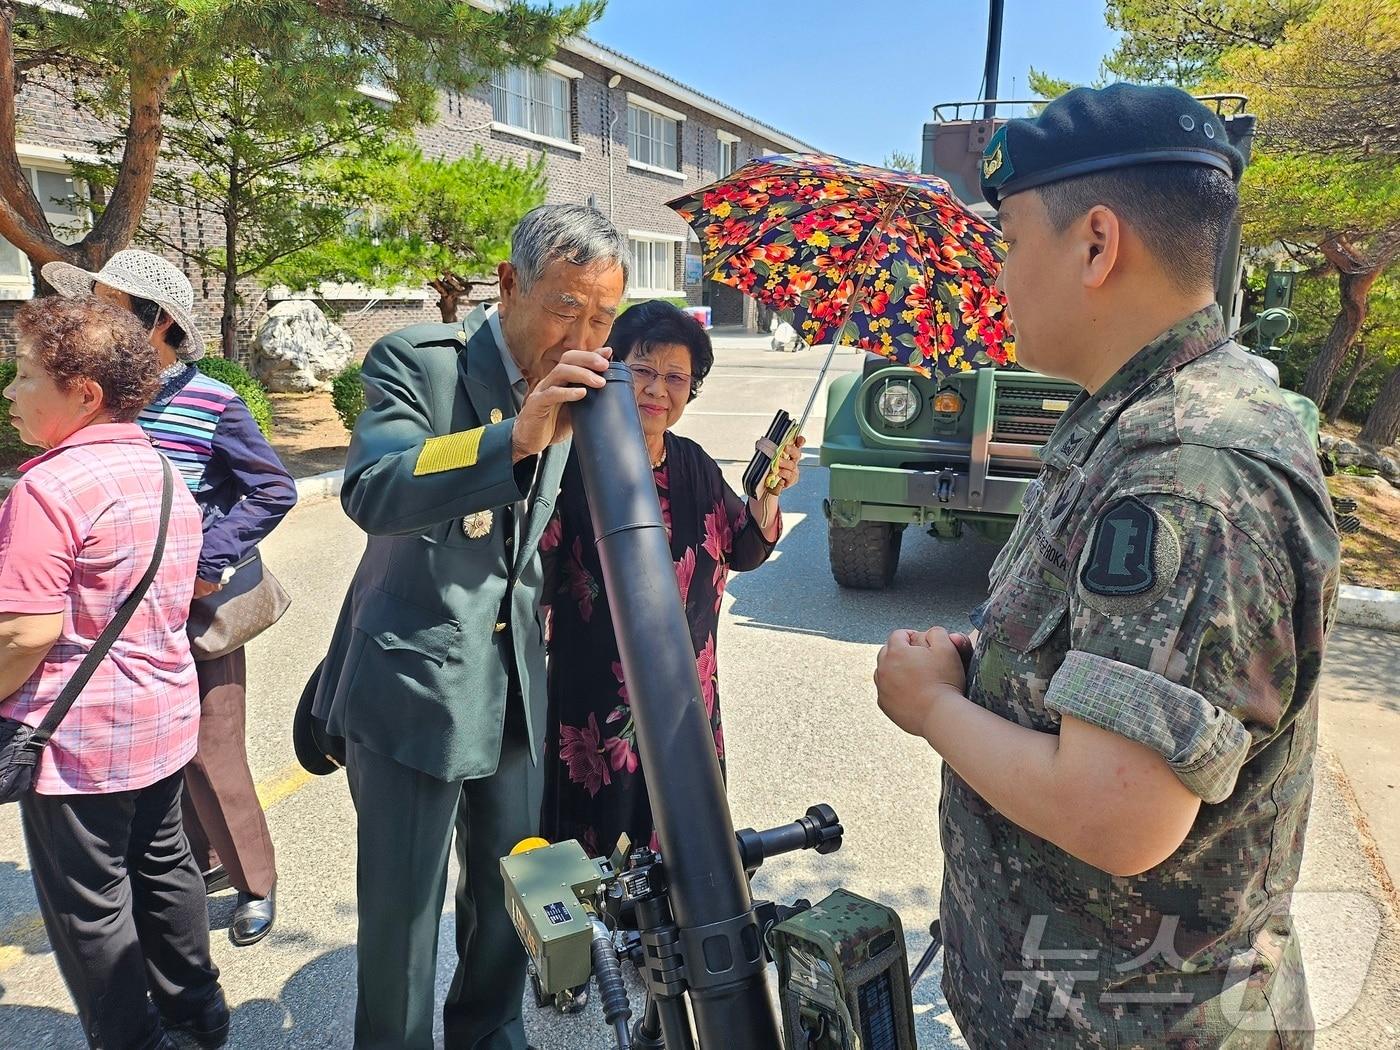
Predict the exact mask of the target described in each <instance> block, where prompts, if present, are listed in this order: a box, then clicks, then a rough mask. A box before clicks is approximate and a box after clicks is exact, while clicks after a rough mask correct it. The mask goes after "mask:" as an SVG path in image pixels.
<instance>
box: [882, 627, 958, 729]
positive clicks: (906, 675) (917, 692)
mask: <svg viewBox="0 0 1400 1050" xmlns="http://www.w3.org/2000/svg"><path fill="white" fill-rule="evenodd" d="M964 640H965V639H964ZM966 688H967V673H966V670H965V668H964V664H963V655H962V652H961V651H960V650H959V646H958V645H957V643H955V642H954V640H953V638H952V637H951V636H950V635H949V634H948V632H947V631H945V630H943V628H941V627H932V628H930V629H929V630H927V631H924V632H919V631H908V630H905V631H895V632H894V633H893V634H892V635H890V637H889V641H887V642H886V643H885V645H884V647H883V648H882V649H881V650H880V654H879V656H878V657H876V660H875V689H876V698H877V700H878V702H879V704H880V710H881V711H883V712H884V713H885V717H886V718H888V719H889V720H890V721H891V722H893V723H894V724H895V725H897V726H899V728H900V729H902V730H904V731H905V732H906V733H910V734H913V735H914V736H923V735H924V725H925V724H926V722H927V721H928V716H929V712H930V711H931V710H932V709H933V707H934V705H935V704H936V703H938V700H939V697H940V695H943V694H946V693H947V692H948V691H950V690H951V691H952V692H955V693H958V694H962V693H963V692H964V690H965V689H966Z"/></svg>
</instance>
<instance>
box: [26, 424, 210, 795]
mask: <svg viewBox="0 0 1400 1050" xmlns="http://www.w3.org/2000/svg"><path fill="white" fill-rule="evenodd" d="M20 469H21V471H23V472H24V476H23V477H22V478H20V480H19V483H18V484H17V485H15V487H14V490H13V491H12V492H11V493H10V495H9V498H8V499H6V500H5V502H4V504H3V506H0V613H18V614H23V615H43V614H50V613H62V614H63V625H62V628H61V629H60V632H59V636H58V640H57V641H56V642H54V644H53V647H52V648H51V649H50V650H49V651H48V653H47V654H46V655H45V657H44V659H43V662H42V663H41V664H40V665H39V668H38V670H36V671H35V672H34V674H33V675H31V676H30V678H29V680H28V681H27V682H25V683H24V685H22V686H21V687H20V688H19V690H18V692H16V693H15V694H14V695H13V696H11V697H8V698H6V699H0V714H3V715H5V716H6V717H8V718H14V719H18V720H19V721H22V722H24V723H26V724H28V725H38V724H39V722H40V721H42V719H43V716H44V715H45V714H46V713H47V712H48V710H49V708H50V707H51V706H52V705H53V702H54V700H55V699H57V698H58V694H59V693H60V692H61V691H62V690H63V686H64V685H65V684H66V683H67V682H68V680H69V679H70V678H72V677H73V674H74V672H76V671H77V669H78V665H79V664H81V663H82V660H83V657H84V656H85V655H86V654H87V653H88V651H89V650H91V649H92V647H93V644H94V643H95V642H96V641H97V638H98V636H99V635H101V633H102V631H103V630H104V629H105V628H106V626H107V625H108V624H109V623H110V622H111V621H112V618H113V617H114V616H116V613H117V610H118V609H119V608H120V607H121V605H122V603H123V602H124V601H126V599H127V597H128V596H129V595H130V594H131V592H132V591H133V590H135V588H136V586H137V584H138V583H140V581H141V577H142V576H143V575H145V572H146V568H147V566H149V565H150V563H151V555H152V554H153V553H154V551H155V541H156V536H157V533H158V532H159V529H160V502H161V495H160V494H161V485H162V477H163V475H164V472H165V471H164V465H163V464H162V462H161V457H160V453H158V452H157V451H156V450H155V449H153V448H152V447H151V443H150V442H149V441H147V440H146V437H145V435H144V434H142V433H141V430H140V429H139V428H138V427H136V426H134V425H133V424H131V423H103V424H98V425H95V426H89V427H84V428H83V429H82V430H79V431H78V432H77V433H76V434H74V435H72V436H71V437H70V438H68V440H66V441H65V442H63V443H62V444H60V445H58V446H57V447H56V448H53V449H50V450H49V451H47V452H45V453H43V454H42V455H40V456H37V457H35V458H34V459H32V460H30V461H29V462H28V463H26V464H24V465H23V466H22V467H21V468H20ZM199 548H200V528H199V509H198V508H197V507H196V506H195V503H194V499H193V497H191V496H190V494H189V493H188V492H186V491H184V490H183V489H182V488H180V487H179V486H178V485H177V486H176V488H175V499H174V502H173V503H172V505H171V511H170V526H169V529H168V532H167V535H166V540H165V556H164V557H163V558H162V559H161V563H160V568H159V570H158V571H157V573H156V576H155V579H154V580H152V582H151V588H150V590H149V591H148V592H147V593H146V596H145V598H144V599H143V600H142V602H141V604H140V605H139V606H138V607H137V609H136V613H135V615H133V616H132V618H131V622H130V623H128V624H127V625H126V629H125V630H124V631H123V632H122V634H121V637H119V638H118V639H117V640H116V642H115V644H113V646H112V649H111V651H110V652H109V653H108V654H107V656H106V658H105V659H103V660H102V662H101V663H100V664H98V666H97V670H96V672H95V673H94V674H93V676H92V679H91V681H89V682H88V684H87V686H86V688H84V689H83V691H82V693H81V694H80V695H79V697H78V699H77V701H76V702H75V703H74V704H73V706H72V708H70V709H69V711H68V714H67V715H66V716H65V717H64V719H63V721H62V722H61V723H60V724H59V726H58V729H57V730H56V731H55V732H54V735H53V738H52V739H51V740H50V741H49V745H48V747H47V748H45V750H44V754H43V758H42V760H41V761H40V763H39V770H38V777H37V779H36V781H35V788H34V789H35V790H36V791H37V792H39V793H40V794H44V795H59V794H106V793H111V792H117V791H129V790H134V789H136V788H142V787H148V786H150V785H151V784H154V783H155V782H156V781H158V780H161V779H163V778H165V777H167V776H169V775H170V774H172V773H174V772H176V771H177V770H179V769H181V768H182V767H183V766H184V765H185V763H187V762H188V761H189V760H190V758H191V757H193V755H194V752H195V744H196V740H197V738H198V735H199V686H198V682H197V681H196V679H195V668H194V661H193V659H191V657H190V647H189V641H188V639H187V638H186V637H185V620H186V618H187V617H188V615H189V607H190V596H191V593H192V592H193V590H194V574H195V566H196V564H197V562H198V559H199Z"/></svg>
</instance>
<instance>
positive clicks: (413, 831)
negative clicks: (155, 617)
mask: <svg viewBox="0 0 1400 1050" xmlns="http://www.w3.org/2000/svg"><path fill="white" fill-rule="evenodd" d="M626 281H627V255H626V242H625V241H624V240H623V239H622V238H621V236H620V235H619V234H618V232H617V231H616V230H615V229H613V227H612V226H611V225H610V224H609V223H608V222H607V221H606V220H605V219H604V218H603V217H602V216H601V215H600V214H599V213H598V212H596V211H594V210H592V209H590V208H585V207H582V206H577V205H557V206H545V207H541V208H537V209H536V210H534V211H532V212H531V213H530V214H529V215H527V216H526V217H525V218H524V219H523V220H522V221H521V222H520V224H519V226H518V227H517V228H516V229H515V232H514V234H513V235H512V239H511V256H510V262H508V263H503V264H502V265H501V267H500V287H501V292H500V305H499V308H497V309H496V310H493V311H490V312H489V313H487V314H485V315H484V316H483V314H482V313H480V312H478V313H476V314H474V315H473V318H469V321H468V323H466V324H463V325H446V324H427V325H419V326H416V327H413V328H408V329H405V330H404V331H401V332H396V333H394V334H393V335H389V336H386V337H385V338H383V339H381V340H379V341H378V342H377V343H375V345H374V346H373V347H372V348H371V349H370V352H369V355H368V357H366V359H365V365H364V386H365V399H366V407H365V410H364V413H363V414H362V415H361V416H360V419H359V421H358V423H357V424H356V426H355V433H354V436H353V438H352V439H351V442H350V451H349V455H348V459H347V462H346V469H345V487H344V491H343V493H342V495H341V502H342V504H343V505H344V507H345V511H346V513H347V514H349V516H350V517H351V518H352V519H354V521H355V522H356V524H358V525H359V526H360V527H361V528H363V529H364V530H365V531H366V532H367V533H369V543H368V546H367V547H366V549H365V554H364V557H363V559H362V560H361V562H360V566H359V568H358V570H357V571H356V573H355V578H354V581H353V583H352V584H351V586H350V593H349V594H348V596H347V597H346V600H345V605H344V608H343V609H342V611H341V615H340V622H339V623H338V624H337V627H336V631H335V636H334V638H333V640H332V642H331V646H330V651H329V655H328V656H327V657H326V661H325V664H324V668H323V671H322V673H321V678H320V682H319V686H318V688H317V692H316V695H315V700H314V708H313V710H314V713H315V715H316V716H317V717H318V718H321V719H324V721H325V726H326V730H327V731H328V733H329V734H330V735H331V736H333V737H335V736H338V737H343V738H344V739H345V751H346V768H347V772H348V774H349V781H350V790H351V794H352V795H353V797H354V801H355V808H356V812H357V814H358V823H359V829H358V837H359V859H358V883H357V891H358V902H359V936H358V941H357V951H358V957H359V987H358V993H359V995H358V1002H357V1005H356V1010H355V1046H356V1047H357V1048H358V1050H371V1048H373V1050H420V1048H421V1050H431V1048H432V1046H433V989H434V974H435V971H436V957H437V942H438V925H439V918H440V916H441V912H442V901H443V895H444V893H445V891H446V886H447V865H448V851H449V849H450V848H451V846H452V840H453V830H454V826H455V830H456V851H457V858H458V862H459V864H460V868H461V874H460V877H459V879H458V883H457V894H456V904H457V914H456V941H457V954H458V964H457V971H456V975H455V978H454V980H453V982H452V987H451V990H450V992H449V993H448V997H447V1003H446V1006H445V1007H444V1010H443V1017H444V1026H445V1029H446V1038H447V1042H446V1045H447V1047H448V1048H449V1050H522V1048H523V1047H524V1046H525V1035H524V1029H523V1027H522V1025H521V1017H520V1005H521V995H522V992H523V989H524V976H525V956H524V953H523V950H522V949H521V947H520V943H519V940H518V939H517V937H516V935H515V931H514V930H513V928H512V927H511V923H510V919H509V918H508V916H507V915H506V912H505V908H504V903H503V902H504V892H503V888H502V885H501V877H500V871H499V862H500V858H501V857H502V856H504V855H505V854H507V853H509V852H510V850H511V847H512V846H514V845H515V843H516V842H518V841H519V840H520V839H522V838H524V837H526V836H529V835H531V834H533V833H534V829H535V824H536V820H537V817H538V811H539V778H538V776H537V771H536V770H535V768H534V763H535V761H536V758H537V756H538V755H539V753H540V749H541V746H542V743H543V741H542V734H543V731H544V729H543V727H544V721H545V706H546V699H545V688H544V641H543V628H542V625H541V621H540V614H539V603H538V599H539V591H540V585H541V576H540V559H539V555H538V547H539V539H540V535H541V533H542V532H543V531H544V528H545V525H546V524H547V523H548V521H549V518H550V515H551V513H552V510H553V505H554V500H555V497H556V494H557V492H558V488H559V478H560V474H561V473H562V471H563V467H564V460H565V457H566V455H567V451H568V449H567V445H566V444H565V439H567V437H568V435H569V433H570V426H569V419H568V407H567V406H568V405H569V404H570V403H571V402H573V401H577V400H578V399H579V398H581V397H583V396H584V395H585V393H586V392H587V389H588V388H589V387H601V386H602V385H603V378H602V376H601V374H600V373H601V372H602V371H604V370H605V369H606V368H607V363H608V358H609V356H610V353H609V351H607V350H606V349H603V344H604V343H605V342H606V340H607V336H608V332H609V331H610V330H611V328H612V322H613V318H614V316H615V315H616V312H617V306H618V302H619V300H620V299H621V298H622V293H623V289H624V287H625V285H626Z"/></svg>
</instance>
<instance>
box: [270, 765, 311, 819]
mask: <svg viewBox="0 0 1400 1050" xmlns="http://www.w3.org/2000/svg"><path fill="white" fill-rule="evenodd" d="M313 779H314V775H313V774H311V773H308V772H307V771H306V770H304V769H302V768H301V766H299V765H295V764H293V765H290V766H288V767H287V768H286V769H284V770H282V772H281V773H279V774H277V776H275V777H273V778H272V779H271V780H265V781H263V782H262V783H261V784H259V785H258V786H257V790H258V802H259V803H260V804H261V805H262V808H263V809H271V808H272V807H273V806H275V805H277V803H279V802H281V801H282V800H283V799H284V798H287V797H288V796H289V795H294V794H296V793H297V792H298V791H300V790H301V789H302V788H304V787H306V785H307V784H309V783H311V781H312V780H313Z"/></svg>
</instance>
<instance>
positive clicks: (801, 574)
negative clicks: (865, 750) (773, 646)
mask: <svg viewBox="0 0 1400 1050" xmlns="http://www.w3.org/2000/svg"><path fill="white" fill-rule="evenodd" d="M826 491H827V472H826V470H825V469H824V468H822V467H819V466H816V465H815V463H814V462H812V457H808V459H807V460H806V461H805V462H804V464H803V471H802V479H801V482H800V484H799V485H798V486H797V487H796V488H795V489H793V490H792V492H791V494H790V495H789V496H788V497H786V498H785V500H784V508H783V509H784V512H785V513H786V514H787V515H789V520H788V524H787V527H786V530H785V533H784V535H783V538H782V540H781V542H780V544H779V547H778V551H777V553H776V554H775V556H774V557H773V558H772V559H770V560H769V562H768V563H767V564H766V565H763V566H761V567H760V568H758V569H755V570H754V571H753V572H748V573H734V574H733V575H732V576H730V578H729V585H728V591H729V593H730V594H731V595H732V596H733V597H734V608H733V612H734V615H735V616H736V617H737V618H738V620H739V622H740V623H743V625H744V626H746V627H757V628H760V629H765V630H772V631H785V632H795V633H798V634H807V635H813V636H817V637H823V638H833V639H838V640H841V641H847V642H866V643H871V644H876V643H881V642H884V641H885V639H886V638H887V637H888V636H889V634H890V632H891V631H893V630H895V629H897V628H904V627H909V628H916V629H920V630H922V629H924V628H927V627H932V626H935V625H937V626H946V627H950V628H957V629H965V628H966V626H967V624H968V619H967V617H968V614H969V613H970V612H971V611H972V609H973V608H974V607H975V606H976V604H977V603H978V602H980V601H981V600H982V598H983V597H984V596H985V595H986V590H987V572H988V570H989V569H990V568H991V565H992V561H993V559H995V558H996V554H997V547H996V546H994V545H993V544H991V543H987V542H984V541H982V540H979V539H977V538H975V537H973V536H971V535H968V536H965V537H964V538H963V539H961V540H958V541H940V540H935V539H932V538H930V537H928V536H927V535H925V534H924V533H923V531H922V530H920V529H918V528H916V527H914V526H910V527H909V528H907V529H906V530H905V532H904V541H903V546H902V550H901V553H900V560H899V569H898V571H897V572H896V573H895V578H894V583H893V584H892V585H891V586H890V587H889V588H887V589H886V590H883V591H856V590H847V589H843V588H841V587H838V586H837V585H836V581H835V580H833V579H832V577H831V562H830V558H829V555H828V553H827V523H826V518H825V517H824V516H823V514H822V499H823V497H825V495H826ZM794 514H801V515H804V517H803V518H802V520H801V521H800V522H798V523H797V524H796V525H795V526H794V525H793V524H792V523H791V517H792V516H793V515H794Z"/></svg>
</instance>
